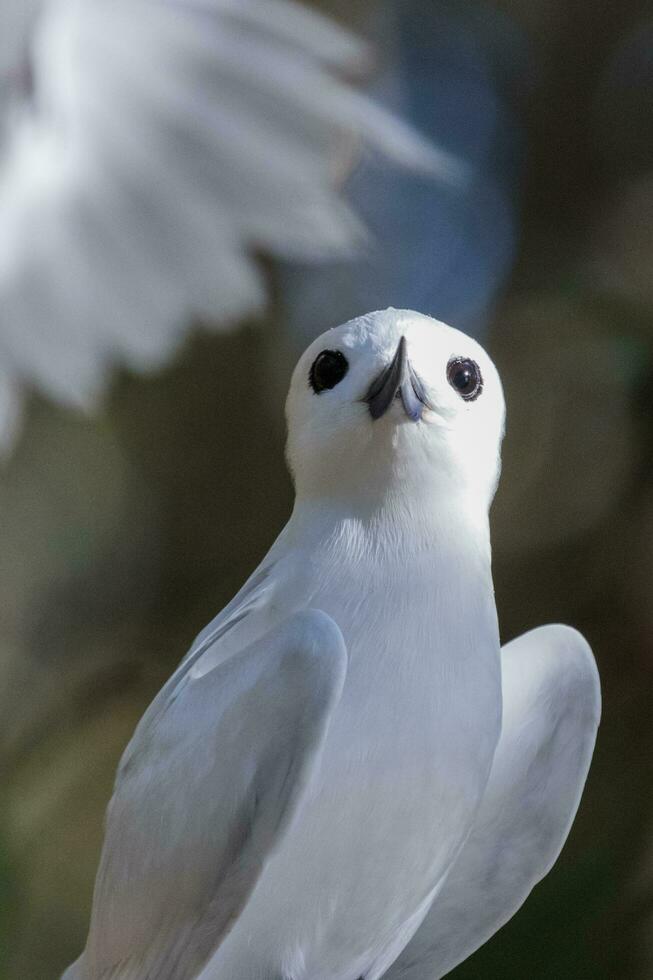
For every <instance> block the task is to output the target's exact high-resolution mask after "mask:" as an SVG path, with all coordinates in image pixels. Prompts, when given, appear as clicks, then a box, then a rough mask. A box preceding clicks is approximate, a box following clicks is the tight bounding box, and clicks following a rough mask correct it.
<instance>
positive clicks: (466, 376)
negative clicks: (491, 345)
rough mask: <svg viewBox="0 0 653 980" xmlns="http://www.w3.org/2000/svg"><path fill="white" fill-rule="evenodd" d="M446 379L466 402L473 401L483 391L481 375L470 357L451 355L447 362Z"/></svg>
mask: <svg viewBox="0 0 653 980" xmlns="http://www.w3.org/2000/svg"><path fill="white" fill-rule="evenodd" d="M447 381H448V382H449V384H450V385H451V387H452V388H453V389H454V390H455V391H457V392H458V394H459V395H460V397H461V398H462V399H463V400H464V401H466V402H473V401H474V399H475V398H478V396H479V395H480V394H481V392H482V391H483V377H482V375H481V369H480V368H479V366H478V364H477V363H476V361H472V359H471V358H470V357H452V358H451V360H450V361H449V363H448V364H447Z"/></svg>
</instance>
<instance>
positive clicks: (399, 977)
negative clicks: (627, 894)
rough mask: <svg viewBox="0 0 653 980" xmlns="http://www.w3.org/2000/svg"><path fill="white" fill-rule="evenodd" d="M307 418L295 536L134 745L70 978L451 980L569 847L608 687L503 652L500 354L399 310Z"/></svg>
mask: <svg viewBox="0 0 653 980" xmlns="http://www.w3.org/2000/svg"><path fill="white" fill-rule="evenodd" d="M287 416H288V447H287V455H288V461H289V465H290V468H291V471H292V474H293V477H294V481H295V488H296V502H295V506H294V510H293V512H292V516H291V518H290V521H289V522H288V524H287V526H286V527H285V529H284V530H283V531H282V533H281V535H280V536H279V538H278V539H277V541H276V542H275V543H274V545H273V546H272V548H271V549H270V552H269V554H268V555H267V556H266V557H265V558H264V560H263V561H262V562H261V564H260V566H259V568H258V569H257V570H256V571H255V572H254V574H253V575H252V576H251V578H250V579H249V580H248V581H247V582H246V583H245V585H244V587H243V588H242V590H241V591H240V592H239V593H238V594H237V596H236V597H235V598H234V599H233V601H232V602H231V603H229V605H228V606H227V607H226V608H225V609H224V610H223V611H222V612H221V613H220V615H218V616H217V617H216V619H214V620H213V622H211V623H210V624H209V625H208V626H207V627H206V628H205V629H204V631H203V632H202V633H200V635H199V636H198V638H197V640H196V641H195V643H194V645H193V647H192V648H191V650H190V652H189V653H188V655H187V656H186V658H185V659H184V660H183V661H182V663H181V665H180V666H179V668H178V669H177V671H176V672H175V673H174V674H173V675H172V677H171V678H170V680H169V681H168V682H167V683H166V685H165V686H164V687H163V689H162V690H161V691H160V693H159V694H158V695H157V697H156V698H155V699H154V701H153V703H152V704H151V705H150V707H149V708H148V709H147V711H146V713H145V715H144V716H143V718H142V720H141V722H140V723H139V725H138V727H137V729H136V732H135V734H134V737H133V738H132V740H131V742H130V744H129V746H128V747H127V750H126V752H125V754H124V756H123V759H122V761H121V764H120V768H119V771H118V777H117V781H116V786H115V791H114V795H113V798H112V800H111V803H110V805H109V809H108V814H107V823H106V839H105V843H104V850H103V853H102V858H101V863H100V868H99V871H98V875H97V880H96V885H95V894H94V900H93V910H92V917H91V925H90V932H89V937H88V941H87V945H86V949H85V951H84V953H83V954H82V956H81V958H80V959H79V960H78V961H77V962H76V963H75V964H73V966H71V967H70V968H69V969H68V971H67V972H66V973H65V975H64V976H65V978H66V980H100V978H107V980H108V978H112V980H190V978H199V980H359V978H363V980H378V978H380V977H386V978H389V980H434V978H437V977H441V976H443V975H444V974H445V973H447V972H448V971H449V970H451V969H452V968H453V967H454V966H455V965H456V964H457V963H458V962H460V960H462V959H464V958H465V957H466V956H468V955H469V954H470V953H471V952H472V951H473V950H474V949H476V948H477V947H478V946H479V945H481V944H482V943H483V942H484V941H485V940H486V939H487V938H488V937H489V936H490V935H491V934H492V933H493V932H495V931H496V929H498V928H499V927H500V926H501V925H502V924H503V923H504V922H505V921H506V920H507V919H508V918H509V917H510V916H511V915H512V914H513V913H514V912H515V911H516V909H517V908H518V907H519V906H520V905H521V903H522V902H523V900H524V899H525V897H526V896H527V895H528V893H529V892H530V890H531V888H532V887H533V885H534V884H535V883H536V882H537V881H538V880H539V879H540V878H541V877H542V876H543V875H544V874H545V873H546V872H547V871H548V870H549V868H550V867H551V865H552V863H553V862H554V860H555V859H556V857H557V855H558V853H559V851H560V849H561V847H562V845H563V843H564V841H565V838H566V836H567V833H568V831H569V827H570V825H571V822H572V820H573V817H574V814H575V811H576V808H577V806H578V802H579V798H580V794H581V792H582V788H583V784H584V782H585V778H586V775H587V771H588V767H589V763H590V758H591V755H592V750H593V746H594V740H595V736H596V729H597V725H598V720H599V713H600V694H599V682H598V675H597V672H596V667H595V664H594V660H593V657H592V654H591V651H590V649H589V647H588V645H587V643H586V642H585V641H584V639H583V638H582V637H581V636H580V635H579V634H578V633H576V632H575V631H574V630H572V629H570V628H568V627H565V626H545V627H542V628H540V629H537V630H534V631H533V632H530V633H528V634H526V635H525V636H523V637H521V638H519V639H517V640H515V641H513V642H512V643H509V644H508V645H507V646H506V647H505V648H504V649H503V650H501V648H500V643H499V631H498V625H497V615H496V609H495V602H494V592H493V585H492V576H491V561H490V537H489V525H488V509H489V506H490V503H491V500H492V497H493V495H494V491H495V488H496V485H497V480H498V475H499V468H500V443H501V438H502V435H503V427H504V400H503V394H502V389H501V383H500V380H499V376H498V374H497V371H496V368H495V367H494V365H493V363H492V361H491V360H490V358H489V357H488V355H487V354H486V353H485V351H484V350H483V349H482V348H481V347H480V346H479V344H478V343H476V342H475V341H474V340H472V339H471V338H470V337H467V336H465V335H464V334H463V333H461V332H459V331H457V330H454V329H452V328H451V327H448V326H446V325H445V324H442V323H439V322H437V321H435V320H432V319H430V318H429V317H426V316H422V315H420V314H417V313H413V312H410V311H404V310H393V309H389V310H386V311H384V312H377V313H371V314H369V315H367V316H363V317H360V318H359V319H356V320H352V321H351V322H349V323H346V324H344V326H340V327H337V328H335V329H333V330H329V331H328V332H327V333H325V334H323V335H322V336H321V337H319V338H318V339H317V340H316V341H315V342H314V343H312V344H311V345H310V347H309V348H308V350H307V351H306V353H305V354H304V355H303V356H302V358H301V359H300V361H299V364H298V365H297V368H296V370H295V373H294V375H293V379H292V383H291V386H290V393H289V396H288V403H287Z"/></svg>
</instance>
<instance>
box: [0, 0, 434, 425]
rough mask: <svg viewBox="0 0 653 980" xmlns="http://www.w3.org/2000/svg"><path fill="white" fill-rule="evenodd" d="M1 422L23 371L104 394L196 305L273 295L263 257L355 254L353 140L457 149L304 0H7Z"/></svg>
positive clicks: (168, 339) (423, 162) (2, 19)
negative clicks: (372, 89)
mask: <svg viewBox="0 0 653 980" xmlns="http://www.w3.org/2000/svg"><path fill="white" fill-rule="evenodd" d="M0 37H2V42H0V353H1V355H2V360H1V363H2V365H3V371H4V374H3V375H2V376H0V426H1V425H2V414H3V413H4V417H5V418H6V419H7V420H9V418H10V416H11V414H12V412H13V413H14V414H15V405H16V397H17V390H18V386H17V383H16V382H17V381H18V382H21V381H22V380H29V381H30V382H32V383H36V384H37V385H39V386H40V387H42V388H43V389H45V390H46V391H47V392H48V393H49V394H50V395H52V396H54V397H55V398H57V399H60V400H63V401H66V402H71V403H75V404H82V405H87V404H90V403H92V402H93V400H94V399H95V398H96V396H97V395H98V393H99V391H100V390H101V388H102V385H103V384H104V382H105V379H106V374H107V371H108V369H109V367H110V366H111V364H112V363H113V362H114V361H115V360H123V361H125V362H126V363H128V364H129V365H130V366H131V367H133V368H135V369H143V370H144V369H148V368H151V367H153V366H156V365H157V364H159V363H160V362H161V361H162V360H163V359H164V358H166V357H167V356H168V355H169V353H170V352H171V350H172V349H173V348H174V346H175V345H176V344H177V343H178V341H179V338H180V334H181V333H182V332H183V329H184V327H185V326H186V325H187V324H188V322H189V320H190V319H191V318H192V316H193V315H196V316H201V317H205V318H206V319H208V320H210V321H211V322H213V323H218V324H221V323H226V322H229V321H231V320H233V319H234V318H237V317H240V316H243V315H244V314H248V313H252V312H254V311H256V310H258V309H260V307H261V306H262V304H263V302H264V299H265V290H264V286H263V282H262V279H261V276H260V273H259V270H258V269H257V266H256V264H255V262H254V261H253V258H252V255H253V252H254V251H255V250H258V249H263V250H267V251H269V252H271V253H273V254H277V255H283V256H286V257H288V256H293V255H298V256H302V257H303V258H305V257H307V256H313V257H316V258H319V257H321V256H330V255H333V254H334V253H341V252H342V251H343V250H345V249H349V248H351V247H352V245H355V244H356V243H357V242H360V240H361V238H362V231H361V228H360V226H359V224H358V223H357V221H356V219H355V217H354V216H353V215H352V214H351V212H350V211H349V210H348V208H347V206H346V205H345V203H344V201H343V200H342V198H341V197H340V196H339V194H338V192H337V190H336V188H335V187H334V169H335V168H334V159H335V150H336V148H337V146H338V145H339V137H342V135H345V136H347V137H350V138H351V137H360V138H361V139H362V140H364V141H365V142H366V143H367V144H368V145H371V146H375V147H376V148H377V149H379V150H381V151H382V152H384V153H386V154H390V155H392V156H394V157H395V158H397V159H398V160H400V161H401V162H403V163H405V164H409V165H419V166H431V167H433V166H435V167H437V166H438V163H439V161H440V157H439V155H438V154H437V153H436V151H434V150H432V149H431V148H430V147H429V146H427V145H426V143H424V142H423V141H421V140H420V139H419V137H417V136H416V135H415V134H414V133H412V131H411V130H409V129H408V128H407V127H404V126H403V125H402V124H401V123H400V122H399V121H397V120H395V119H393V118H392V117H391V116H390V115H388V114H386V113H385V112H383V111H382V110H380V109H379V108H377V107H375V106H374V104H373V103H372V102H371V101H370V100H369V99H367V98H366V97H365V96H364V95H362V94H361V93H360V92H357V91H356V90H355V88H354V87H353V86H352V85H351V84H349V83H348V82H347V81H345V80H344V78H343V75H342V74H339V71H340V70H341V69H351V68H352V67H356V66H357V65H360V63H361V61H362V59H363V57H364V51H363V48H362V46H361V45H360V44H359V43H358V41H356V40H355V39H353V38H352V37H351V36H350V35H349V34H348V33H347V32H345V31H344V30H342V29H340V28H339V27H337V26H336V25H334V24H331V23H330V22H329V21H328V20H325V19H324V18H323V17H320V16H318V15H317V14H315V13H313V12H311V11H309V10H308V9H306V8H303V7H301V6H299V5H298V4H296V3H293V2H291V0H41V2H40V3H39V0H29V2H26V0H13V2H12V0H0Z"/></svg>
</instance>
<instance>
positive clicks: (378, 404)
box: [363, 337, 433, 422]
mask: <svg viewBox="0 0 653 980" xmlns="http://www.w3.org/2000/svg"><path fill="white" fill-rule="evenodd" d="M395 398H399V399H401V403H402V405H403V407H404V411H405V413H406V415H407V416H408V418H409V419H412V421H413V422H419V420H420V419H421V417H422V412H423V411H424V409H425V408H432V407H433V406H432V404H431V403H430V401H429V398H428V396H427V394H426V390H425V388H424V384H423V383H422V381H421V379H420V377H419V375H418V374H417V373H416V372H415V370H414V369H413V367H412V365H411V363H410V361H409V360H408V356H407V354H406V338H405V337H402V338H401V340H400V341H399V344H398V346H397V350H396V351H395V355H394V357H393V358H392V360H391V361H390V363H389V364H388V366H387V367H386V368H384V369H383V371H381V374H380V375H379V376H378V378H375V379H374V381H373V382H372V384H371V385H370V387H369V390H368V392H367V394H366V395H365V398H364V399H363V401H365V402H367V405H368V407H369V410H370V415H371V416H372V418H373V419H380V418H381V416H382V415H385V413H386V412H387V411H388V409H389V408H390V406H391V405H392V403H393V401H394V400H395Z"/></svg>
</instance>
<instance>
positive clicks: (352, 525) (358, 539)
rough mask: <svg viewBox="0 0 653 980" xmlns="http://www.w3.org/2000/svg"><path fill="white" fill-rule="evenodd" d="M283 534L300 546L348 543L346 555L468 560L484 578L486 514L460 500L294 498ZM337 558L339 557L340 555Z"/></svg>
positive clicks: (390, 496) (487, 549) (487, 540)
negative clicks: (437, 557)
mask: <svg viewBox="0 0 653 980" xmlns="http://www.w3.org/2000/svg"><path fill="white" fill-rule="evenodd" d="M287 533H288V534H289V535H290V536H291V538H293V539H294V540H296V541H299V540H301V541H302V542H303V544H304V546H305V547H306V546H308V547H309V548H310V547H325V546H327V547H333V548H334V553H335V551H336V550H337V547H338V546H341V545H342V541H343V538H346V539H347V542H348V546H347V549H346V553H349V554H352V553H353V554H358V555H360V556H361V557H362V556H363V555H371V556H375V557H376V558H378V559H379V560H380V559H382V558H384V557H387V558H392V559H394V560H401V559H402V558H404V559H406V560H412V559H414V558H415V557H416V556H417V555H419V554H423V553H425V552H433V553H434V554H437V555H438V556H439V560H442V557H443V556H444V555H445V554H446V555H449V554H450V555H454V556H455V555H458V556H459V557H460V559H463V558H467V557H473V560H474V564H475V565H476V566H477V567H480V568H482V569H483V570H484V571H487V572H488V573H489V570H490V532H489V522H488V515H487V511H486V510H485V508H484V507H481V506H478V507H477V506H474V505H473V503H472V502H470V501H469V500H467V499H464V498H462V497H460V496H459V497H456V498H442V497H441V496H438V498H437V499H436V500H433V499H429V497H428V495H426V494H423V495H420V496H418V497H413V498H411V497H410V496H407V495H406V494H402V493H399V492H397V493H392V492H388V493H387V494H386V495H385V496H384V497H382V498H376V499H370V497H369V496H364V495H352V494H351V493H348V494H347V495H346V496H343V497H339V496H337V495H335V494H333V493H329V494H328V495H326V496H319V495H311V496H305V495H302V496H298V498H297V500H296V502H295V507H294V509H293V513H292V517H291V519H290V522H289V524H288V528H287ZM341 553H342V552H341Z"/></svg>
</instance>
